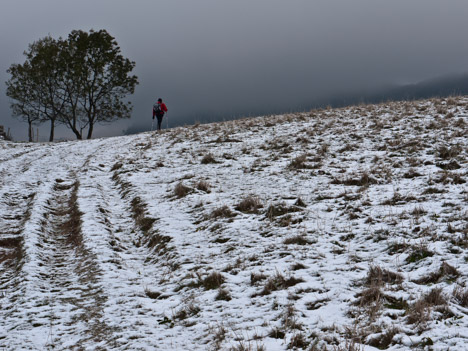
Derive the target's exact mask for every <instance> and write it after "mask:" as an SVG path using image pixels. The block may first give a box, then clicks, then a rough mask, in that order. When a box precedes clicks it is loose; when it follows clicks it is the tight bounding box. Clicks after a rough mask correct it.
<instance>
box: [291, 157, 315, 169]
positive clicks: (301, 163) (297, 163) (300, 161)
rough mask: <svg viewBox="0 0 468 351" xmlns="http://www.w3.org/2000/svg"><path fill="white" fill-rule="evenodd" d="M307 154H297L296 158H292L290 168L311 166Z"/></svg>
mask: <svg viewBox="0 0 468 351" xmlns="http://www.w3.org/2000/svg"><path fill="white" fill-rule="evenodd" d="M306 162H307V154H303V155H300V156H297V157H296V158H294V159H292V160H291V162H290V163H289V165H288V168H289V169H307V168H310V166H309V165H307V163H306Z"/></svg>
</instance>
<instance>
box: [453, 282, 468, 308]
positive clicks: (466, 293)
mask: <svg viewBox="0 0 468 351" xmlns="http://www.w3.org/2000/svg"><path fill="white" fill-rule="evenodd" d="M452 295H453V298H454V299H455V301H456V302H457V303H458V304H459V305H460V306H462V307H468V289H464V290H463V288H462V287H461V286H457V287H456V288H455V289H453V293H452Z"/></svg>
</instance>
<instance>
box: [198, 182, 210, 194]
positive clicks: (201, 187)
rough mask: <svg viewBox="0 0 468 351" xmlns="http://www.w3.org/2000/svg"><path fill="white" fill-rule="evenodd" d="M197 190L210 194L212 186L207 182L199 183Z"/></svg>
mask: <svg viewBox="0 0 468 351" xmlns="http://www.w3.org/2000/svg"><path fill="white" fill-rule="evenodd" d="M195 188H197V189H198V190H200V191H204V192H205V193H209V192H210V191H211V186H210V184H209V183H208V182H207V181H206V180H200V181H198V182H197V184H196V185H195Z"/></svg>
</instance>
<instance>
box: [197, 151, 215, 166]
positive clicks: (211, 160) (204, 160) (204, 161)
mask: <svg viewBox="0 0 468 351" xmlns="http://www.w3.org/2000/svg"><path fill="white" fill-rule="evenodd" d="M201 163H202V164H204V165H206V164H209V163H218V162H217V161H216V160H215V158H214V156H213V154H212V153H208V154H206V155H205V156H203V158H202V160H201Z"/></svg>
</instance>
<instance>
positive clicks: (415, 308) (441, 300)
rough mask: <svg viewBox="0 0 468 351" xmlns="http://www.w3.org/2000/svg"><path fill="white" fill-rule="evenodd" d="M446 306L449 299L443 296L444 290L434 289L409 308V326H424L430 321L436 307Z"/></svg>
mask: <svg viewBox="0 0 468 351" xmlns="http://www.w3.org/2000/svg"><path fill="white" fill-rule="evenodd" d="M446 305H447V298H446V297H445V296H444V295H443V294H442V289H441V288H434V289H432V290H431V291H430V292H429V293H428V294H426V295H424V296H423V297H422V298H420V299H419V300H417V301H416V302H415V303H414V304H413V305H411V306H410V307H409V309H408V311H407V319H406V320H407V322H408V323H409V324H418V325H420V324H421V325H424V324H426V323H427V322H429V321H430V319H431V310H432V308H433V307H434V306H446Z"/></svg>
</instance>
